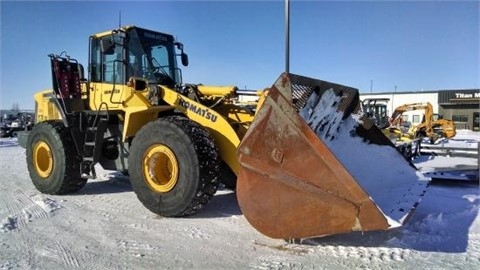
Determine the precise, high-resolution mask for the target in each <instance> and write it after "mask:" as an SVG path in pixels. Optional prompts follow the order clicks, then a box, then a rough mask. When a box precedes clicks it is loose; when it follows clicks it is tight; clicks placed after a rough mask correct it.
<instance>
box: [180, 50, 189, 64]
mask: <svg viewBox="0 0 480 270" xmlns="http://www.w3.org/2000/svg"><path fill="white" fill-rule="evenodd" d="M181 58H182V65H184V66H188V55H187V54H186V53H184V52H182V54H181Z"/></svg>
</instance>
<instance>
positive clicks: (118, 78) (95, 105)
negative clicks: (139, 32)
mask: <svg viewBox="0 0 480 270" xmlns="http://www.w3.org/2000/svg"><path fill="white" fill-rule="evenodd" d="M122 34H123V35H122ZM124 40H125V38H124V33H115V34H112V35H107V36H103V37H101V38H95V37H92V39H91V55H90V67H91V68H90V81H91V84H90V89H89V91H90V97H91V98H90V108H92V109H98V110H106V109H109V110H111V109H119V108H121V106H122V104H123V102H122V101H123V100H124V98H125V96H124V95H125V91H126V90H127V86H126V83H127V81H126V61H125V60H124V59H125V46H124Z"/></svg>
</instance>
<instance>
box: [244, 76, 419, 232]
mask: <svg viewBox="0 0 480 270" xmlns="http://www.w3.org/2000/svg"><path fill="white" fill-rule="evenodd" d="M237 156H238V159H239V162H240V165H241V170H240V172H239V174H238V180H237V198H238V202H239V205H240V208H241V209H242V212H243V214H244V216H245V217H246V219H247V220H248V221H249V222H250V223H251V224H252V226H253V227H255V228H256V229H257V230H258V231H260V232H261V233H263V234H265V235H267V236H269V237H272V238H279V239H299V238H309V237H318V236H324V235H330V234H338V233H346V232H351V231H371V230H384V229H389V228H394V227H398V226H400V225H401V224H403V223H404V222H405V221H406V220H407V218H408V216H409V215H410V214H411V213H412V210H413V209H414V208H415V207H416V205H417V204H418V202H419V200H420V198H421V196H422V195H423V193H424V192H425V189H426V187H427V185H428V181H423V180H424V179H421V176H420V174H419V173H417V172H416V169H415V168H414V167H413V165H411V164H409V162H408V161H406V160H405V159H404V158H403V156H402V155H401V154H400V153H399V152H398V151H397V150H396V149H395V146H394V145H393V144H392V143H391V142H390V140H389V139H388V138H386V137H385V135H383V133H382V132H381V131H380V130H379V129H378V128H377V127H376V126H375V125H374V124H373V123H372V122H371V121H370V120H369V119H368V118H365V117H362V116H361V114H360V101H359V97H358V90H356V89H354V88H350V87H346V86H343V85H339V84H334V83H329V82H325V81H320V80H315V79H311V78H306V77H302V76H298V75H293V74H289V73H284V74H282V75H281V76H280V78H279V79H278V80H277V81H276V82H275V84H274V85H273V86H272V87H271V88H269V89H268V94H267V95H266V98H265V100H264V103H263V105H262V107H261V108H260V109H259V110H258V112H257V114H256V116H255V119H254V121H253V123H252V125H251V126H250V127H249V129H248V131H247V133H246V135H245V137H244V138H243V140H242V142H241V144H240V146H239V148H238V151H237ZM382 166H388V167H389V168H385V167H384V168H382ZM391 174H393V175H391Z"/></svg>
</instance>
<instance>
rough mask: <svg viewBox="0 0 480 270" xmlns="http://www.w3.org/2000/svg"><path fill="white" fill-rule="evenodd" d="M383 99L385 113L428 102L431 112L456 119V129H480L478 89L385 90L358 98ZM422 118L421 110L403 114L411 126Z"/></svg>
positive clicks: (361, 95) (361, 94)
mask: <svg viewBox="0 0 480 270" xmlns="http://www.w3.org/2000/svg"><path fill="white" fill-rule="evenodd" d="M368 98H370V99H371V98H386V99H388V100H389V101H388V102H387V115H391V114H392V113H393V111H394V110H395V108H396V107H398V106H400V105H403V104H407V103H420V102H421V103H424V102H430V103H431V104H432V106H433V113H438V114H440V115H442V116H443V118H445V119H451V120H453V121H454V122H455V125H456V126H457V129H470V130H475V131H480V89H458V90H438V91H417V92H384V93H360V99H361V100H365V99H368ZM422 118H423V111H421V110H418V111H410V112H406V113H404V121H408V122H410V123H412V124H414V125H417V124H419V123H420V122H421V121H422Z"/></svg>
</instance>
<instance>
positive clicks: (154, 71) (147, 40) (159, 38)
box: [126, 28, 179, 85]
mask: <svg viewBox="0 0 480 270" xmlns="http://www.w3.org/2000/svg"><path fill="white" fill-rule="evenodd" d="M129 37H130V39H129V41H128V45H127V59H126V60H127V77H131V76H136V77H142V78H145V79H147V80H148V81H149V82H151V83H158V84H163V85H174V84H177V83H179V82H178V78H176V76H175V70H176V66H177V64H176V58H175V48H174V42H173V37H172V36H170V35H165V34H161V33H157V32H153V31H148V30H144V29H140V28H134V29H133V30H132V31H131V33H130V35H129Z"/></svg>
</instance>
